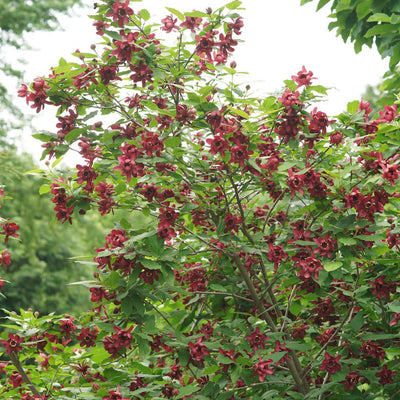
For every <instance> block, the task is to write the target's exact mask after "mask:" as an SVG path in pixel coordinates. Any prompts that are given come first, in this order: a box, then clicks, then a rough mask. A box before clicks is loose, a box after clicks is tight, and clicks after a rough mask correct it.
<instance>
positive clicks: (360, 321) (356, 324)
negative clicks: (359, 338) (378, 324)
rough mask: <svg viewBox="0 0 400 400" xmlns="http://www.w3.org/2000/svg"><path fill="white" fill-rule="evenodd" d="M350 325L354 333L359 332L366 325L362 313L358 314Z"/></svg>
mask: <svg viewBox="0 0 400 400" xmlns="http://www.w3.org/2000/svg"><path fill="white" fill-rule="evenodd" d="M349 325H350V327H351V329H352V330H353V331H355V332H358V331H359V330H360V329H361V327H362V326H363V325H364V317H363V315H362V313H360V312H359V313H357V314H356V316H355V317H354V318H353V319H352V320H351V322H350V324H349Z"/></svg>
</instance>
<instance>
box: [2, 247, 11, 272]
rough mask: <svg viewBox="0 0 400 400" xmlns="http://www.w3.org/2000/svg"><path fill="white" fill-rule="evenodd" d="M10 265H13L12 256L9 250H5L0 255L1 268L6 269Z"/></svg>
mask: <svg viewBox="0 0 400 400" xmlns="http://www.w3.org/2000/svg"><path fill="white" fill-rule="evenodd" d="M10 264H11V254H10V253H8V252H7V249H4V250H3V251H2V252H1V253H0V267H1V266H2V265H4V268H5V267H6V266H7V265H10Z"/></svg>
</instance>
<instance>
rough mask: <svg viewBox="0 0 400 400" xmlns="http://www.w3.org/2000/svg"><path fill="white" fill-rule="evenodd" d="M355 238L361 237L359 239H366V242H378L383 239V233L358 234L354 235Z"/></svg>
mask: <svg viewBox="0 0 400 400" xmlns="http://www.w3.org/2000/svg"><path fill="white" fill-rule="evenodd" d="M356 237H357V239H361V240H366V241H368V242H375V241H377V242H380V241H381V240H382V239H384V236H383V235H379V234H378V235H358V236H356Z"/></svg>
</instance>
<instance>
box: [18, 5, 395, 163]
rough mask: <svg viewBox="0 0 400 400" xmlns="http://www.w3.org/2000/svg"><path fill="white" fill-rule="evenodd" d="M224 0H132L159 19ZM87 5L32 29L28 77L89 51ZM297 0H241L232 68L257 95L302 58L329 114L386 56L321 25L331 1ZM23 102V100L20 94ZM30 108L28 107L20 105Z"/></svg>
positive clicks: (42, 119)
mask: <svg viewBox="0 0 400 400" xmlns="http://www.w3.org/2000/svg"><path fill="white" fill-rule="evenodd" d="M227 2H228V1H221V0H212V2H211V1H210V2H207V1H201V0H197V1H194V0H144V1H142V2H133V1H131V7H132V8H133V9H134V11H138V10H140V9H142V8H146V9H147V10H149V11H150V13H151V14H152V15H154V16H156V19H155V20H157V19H158V20H160V19H161V18H163V17H164V16H165V15H167V14H169V12H168V11H167V10H165V6H169V7H173V8H176V9H178V10H180V11H192V10H193V9H200V10H202V11H204V10H205V9H206V8H207V7H209V6H211V7H212V8H213V9H216V8H218V7H220V6H222V5H224V4H226V3H227ZM84 3H85V5H86V9H85V10H84V11H80V12H77V13H76V15H75V16H74V17H73V18H62V20H61V21H62V26H63V28H64V31H60V32H51V33H49V32H45V33H44V32H39V33H34V34H30V36H29V37H28V41H29V43H30V44H31V46H32V47H33V48H34V51H31V52H29V53H27V54H24V57H27V58H28V59H29V62H28V65H27V67H26V69H27V74H26V76H25V79H26V81H27V82H30V81H32V80H33V79H34V78H35V77H37V76H40V75H47V74H48V73H49V69H50V68H51V67H52V66H55V65H58V60H59V59H60V57H64V58H65V59H67V60H73V61H76V58H75V57H72V56H70V54H71V53H72V52H74V51H75V50H76V49H80V50H81V51H82V52H85V51H89V50H90V45H91V44H92V43H96V42H97V41H98V40H99V36H98V35H96V34H95V28H94V27H93V26H92V24H93V20H92V19H89V18H88V17H87V15H88V14H90V13H94V10H93V4H94V2H93V1H89V0H84ZM299 4H300V0H268V1H255V0H244V1H243V6H244V7H245V10H243V11H240V13H241V14H242V15H243V19H244V24H245V25H244V28H243V29H242V31H243V33H242V35H241V36H240V38H241V39H243V40H244V41H245V43H240V44H239V45H238V47H237V49H236V50H235V53H234V57H233V59H234V60H235V61H236V62H237V70H238V71H246V72H248V75H247V76H246V78H245V79H246V83H248V84H250V86H251V88H252V91H253V92H256V93H257V94H258V95H262V94H268V93H271V92H274V91H276V90H278V89H279V88H281V87H282V85H283V83H282V82H283V80H285V79H290V77H291V75H293V74H296V73H297V72H298V71H299V70H300V69H301V67H302V66H303V65H305V67H306V68H307V69H309V70H311V71H313V73H314V76H316V77H317V78H318V80H317V81H314V82H316V83H318V84H320V85H324V86H326V87H332V88H333V89H332V90H331V91H330V92H329V101H328V102H327V103H326V104H324V105H321V106H320V107H319V108H320V109H321V110H322V111H325V112H327V113H328V114H331V115H335V114H338V113H340V112H341V111H342V110H344V109H345V108H346V104H347V103H348V102H349V101H352V100H356V99H360V98H361V95H362V93H363V92H364V90H365V88H366V85H367V84H371V85H376V84H378V83H379V81H380V80H381V78H382V75H383V73H384V72H385V71H386V70H387V69H388V59H386V60H381V58H380V56H379V54H378V52H377V50H376V49H375V48H373V49H368V48H366V47H365V48H363V51H362V52H361V53H359V54H355V53H354V50H353V45H352V44H351V43H346V44H344V43H343V42H342V39H341V38H339V37H336V34H335V33H334V32H329V31H328V29H327V26H328V23H329V18H328V15H329V9H328V8H326V9H325V8H324V9H322V10H321V11H319V12H318V13H316V12H315V7H316V4H317V2H312V3H309V4H306V5H305V6H302V7H301V6H300V5H299ZM20 104H21V107H24V103H23V102H21V103H20ZM26 111H28V110H26ZM51 115H52V114H48V113H43V114H42V115H41V114H39V115H38V116H35V127H36V128H37V129H38V130H40V129H46V130H53V129H54V128H53V126H54V124H52V125H49V123H50V121H51ZM24 143H25V147H26V149H25V150H29V151H31V152H32V151H33V152H34V153H35V154H36V155H35V158H38V154H39V152H40V143H35V142H32V141H31V140H27V138H26V137H25V138H24Z"/></svg>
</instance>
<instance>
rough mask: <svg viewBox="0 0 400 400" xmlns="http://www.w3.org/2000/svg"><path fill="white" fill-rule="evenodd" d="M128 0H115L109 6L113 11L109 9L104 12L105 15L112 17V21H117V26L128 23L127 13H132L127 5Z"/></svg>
mask: <svg viewBox="0 0 400 400" xmlns="http://www.w3.org/2000/svg"><path fill="white" fill-rule="evenodd" d="M128 5H129V0H126V1H125V3H122V4H121V3H120V1H119V0H116V2H115V4H114V5H113V6H112V7H111V8H112V10H113V11H110V12H108V13H107V14H106V16H107V17H112V19H113V22H116V21H117V22H118V26H119V27H120V28H122V27H123V26H124V25H125V24H128V23H129V15H133V10H132V9H131V8H130V7H128Z"/></svg>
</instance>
